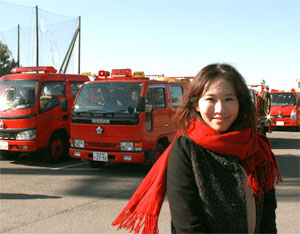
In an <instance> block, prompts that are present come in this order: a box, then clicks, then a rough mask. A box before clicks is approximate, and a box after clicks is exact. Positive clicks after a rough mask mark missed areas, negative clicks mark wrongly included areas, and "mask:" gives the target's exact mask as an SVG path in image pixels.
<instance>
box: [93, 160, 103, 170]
mask: <svg viewBox="0 0 300 234" xmlns="http://www.w3.org/2000/svg"><path fill="white" fill-rule="evenodd" d="M104 166H105V162H97V161H90V167H92V168H102V167H104Z"/></svg>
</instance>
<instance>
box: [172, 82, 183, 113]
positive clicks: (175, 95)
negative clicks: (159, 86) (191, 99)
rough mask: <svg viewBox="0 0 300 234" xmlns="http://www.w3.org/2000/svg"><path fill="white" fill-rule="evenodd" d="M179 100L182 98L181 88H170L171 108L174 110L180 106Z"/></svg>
mask: <svg viewBox="0 0 300 234" xmlns="http://www.w3.org/2000/svg"><path fill="white" fill-rule="evenodd" d="M181 98H182V87H181V86H171V100H172V107H174V108H176V107H178V106H180V102H181Z"/></svg>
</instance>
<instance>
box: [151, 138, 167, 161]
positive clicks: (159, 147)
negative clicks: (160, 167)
mask: <svg viewBox="0 0 300 234" xmlns="http://www.w3.org/2000/svg"><path fill="white" fill-rule="evenodd" d="M164 151H165V147H164V146H163V145H162V144H161V143H157V145H156V147H155V150H154V159H153V164H154V163H155V162H156V161H157V160H158V159H159V157H160V156H161V155H162V153H163V152H164Z"/></svg>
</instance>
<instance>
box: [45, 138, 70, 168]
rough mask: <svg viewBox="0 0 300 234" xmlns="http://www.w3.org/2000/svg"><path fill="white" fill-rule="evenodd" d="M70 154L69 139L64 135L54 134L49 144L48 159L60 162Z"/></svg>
mask: <svg viewBox="0 0 300 234" xmlns="http://www.w3.org/2000/svg"><path fill="white" fill-rule="evenodd" d="M67 152H68V144H67V137H66V136H65V135H64V134H59V133H54V134H53V135H52V137H51V140H50V142H49V146H48V149H47V157H48V158H49V159H50V161H53V162H59V161H61V160H62V159H63V158H65V157H66V154H67Z"/></svg>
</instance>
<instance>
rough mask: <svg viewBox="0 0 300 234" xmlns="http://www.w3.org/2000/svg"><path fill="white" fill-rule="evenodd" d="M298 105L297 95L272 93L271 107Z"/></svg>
mask: <svg viewBox="0 0 300 234" xmlns="http://www.w3.org/2000/svg"><path fill="white" fill-rule="evenodd" d="M294 105H296V94H295V93H271V106H294Z"/></svg>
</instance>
